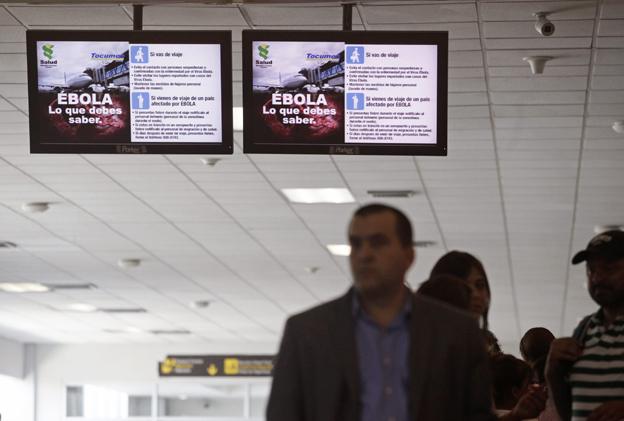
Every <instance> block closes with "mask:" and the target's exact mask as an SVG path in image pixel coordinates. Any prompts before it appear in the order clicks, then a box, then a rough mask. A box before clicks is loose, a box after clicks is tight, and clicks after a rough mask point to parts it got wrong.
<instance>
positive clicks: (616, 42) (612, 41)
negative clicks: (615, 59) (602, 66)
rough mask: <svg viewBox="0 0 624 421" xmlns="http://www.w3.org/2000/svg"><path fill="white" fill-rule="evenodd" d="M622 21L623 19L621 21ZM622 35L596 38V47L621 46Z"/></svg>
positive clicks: (622, 41)
mask: <svg viewBox="0 0 624 421" xmlns="http://www.w3.org/2000/svg"><path fill="white" fill-rule="evenodd" d="M623 22H624V21H623ZM622 45H624V37H600V38H598V40H596V48H601V49H606V48H622Z"/></svg>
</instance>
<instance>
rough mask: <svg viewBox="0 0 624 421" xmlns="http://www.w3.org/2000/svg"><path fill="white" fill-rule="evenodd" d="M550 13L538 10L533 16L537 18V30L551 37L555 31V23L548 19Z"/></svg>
mask: <svg viewBox="0 0 624 421" xmlns="http://www.w3.org/2000/svg"><path fill="white" fill-rule="evenodd" d="M547 15H548V13H544V12H538V13H533V16H535V17H536V18H537V22H535V30H536V31H537V32H538V33H539V34H540V35H543V36H545V37H549V36H551V35H552V34H554V33H555V24H554V23H552V22H551V21H549V20H548V18H547V17H546V16H547Z"/></svg>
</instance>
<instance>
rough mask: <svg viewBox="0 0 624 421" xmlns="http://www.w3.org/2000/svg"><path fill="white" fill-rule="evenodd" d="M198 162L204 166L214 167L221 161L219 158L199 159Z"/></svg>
mask: <svg viewBox="0 0 624 421" xmlns="http://www.w3.org/2000/svg"><path fill="white" fill-rule="evenodd" d="M199 161H200V162H201V163H202V164H204V165H208V166H209V167H214V166H215V165H217V163H218V162H219V161H221V158H199Z"/></svg>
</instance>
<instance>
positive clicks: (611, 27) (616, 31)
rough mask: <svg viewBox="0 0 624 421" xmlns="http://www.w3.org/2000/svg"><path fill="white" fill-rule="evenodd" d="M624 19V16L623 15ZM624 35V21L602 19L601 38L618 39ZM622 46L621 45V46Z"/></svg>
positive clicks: (599, 29)
mask: <svg viewBox="0 0 624 421" xmlns="http://www.w3.org/2000/svg"><path fill="white" fill-rule="evenodd" d="M623 17H624V14H623ZM623 35H624V19H613V17H611V16H609V18H608V19H602V20H601V21H600V24H599V25H598V36H599V37H617V36H623ZM620 45H621V44H620Z"/></svg>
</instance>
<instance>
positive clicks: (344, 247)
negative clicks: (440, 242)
mask: <svg viewBox="0 0 624 421" xmlns="http://www.w3.org/2000/svg"><path fill="white" fill-rule="evenodd" d="M412 244H413V246H414V247H417V248H427V247H433V246H435V245H436V244H437V243H436V242H435V241H430V240H421V241H414V242H413V243H412ZM327 249H328V250H329V251H330V253H331V254H333V255H334V256H348V255H349V254H351V246H350V245H348V244H328V245H327Z"/></svg>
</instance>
